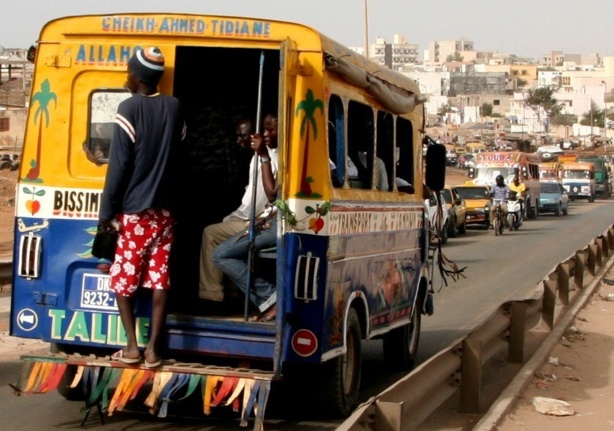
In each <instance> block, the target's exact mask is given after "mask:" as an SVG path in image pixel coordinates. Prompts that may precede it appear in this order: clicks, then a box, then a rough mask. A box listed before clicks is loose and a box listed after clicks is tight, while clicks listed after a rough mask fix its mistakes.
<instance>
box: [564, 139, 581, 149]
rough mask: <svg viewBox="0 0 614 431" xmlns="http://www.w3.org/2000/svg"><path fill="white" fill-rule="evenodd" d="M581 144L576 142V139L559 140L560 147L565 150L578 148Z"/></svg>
mask: <svg viewBox="0 0 614 431" xmlns="http://www.w3.org/2000/svg"><path fill="white" fill-rule="evenodd" d="M579 146H580V144H579V143H577V142H574V141H568V140H565V141H560V142H559V148H561V149H563V150H575V149H576V148H578V147H579Z"/></svg>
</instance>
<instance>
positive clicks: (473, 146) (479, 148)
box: [465, 142, 488, 154]
mask: <svg viewBox="0 0 614 431" xmlns="http://www.w3.org/2000/svg"><path fill="white" fill-rule="evenodd" d="M465 148H466V149H467V152H469V153H473V154H476V153H484V152H486V151H488V150H487V148H486V145H484V144H482V143H481V142H469V143H467V144H465Z"/></svg>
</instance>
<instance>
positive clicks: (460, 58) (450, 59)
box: [446, 51, 464, 61]
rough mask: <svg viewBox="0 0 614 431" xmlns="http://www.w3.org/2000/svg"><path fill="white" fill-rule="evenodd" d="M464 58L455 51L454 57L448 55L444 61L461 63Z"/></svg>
mask: <svg viewBox="0 0 614 431" xmlns="http://www.w3.org/2000/svg"><path fill="white" fill-rule="evenodd" d="M463 59H464V57H463V56H462V55H460V52H458V51H456V52H455V53H454V55H448V56H447V57H446V61H463Z"/></svg>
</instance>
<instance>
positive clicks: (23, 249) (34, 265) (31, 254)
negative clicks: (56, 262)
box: [17, 235, 43, 278]
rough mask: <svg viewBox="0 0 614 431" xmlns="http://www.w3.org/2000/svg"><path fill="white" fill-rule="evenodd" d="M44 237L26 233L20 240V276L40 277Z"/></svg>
mask: <svg viewBox="0 0 614 431" xmlns="http://www.w3.org/2000/svg"><path fill="white" fill-rule="evenodd" d="M42 245H43V239H42V238H41V237H40V236H36V235H24V236H22V237H21V241H20V242H19V268H18V272H17V274H19V276H20V277H26V278H39V277H40V266H41V250H42Z"/></svg>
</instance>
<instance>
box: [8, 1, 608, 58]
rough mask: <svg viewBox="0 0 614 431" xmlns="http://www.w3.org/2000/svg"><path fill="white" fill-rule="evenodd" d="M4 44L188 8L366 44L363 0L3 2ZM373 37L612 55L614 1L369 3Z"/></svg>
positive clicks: (521, 51)
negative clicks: (70, 24)
mask: <svg viewBox="0 0 614 431" xmlns="http://www.w3.org/2000/svg"><path fill="white" fill-rule="evenodd" d="M0 5H1V7H0V45H2V46H4V47H6V48H27V47H28V46H30V45H31V44H32V43H34V42H35V41H36V39H37V38H38V35H39V32H40V29H41V28H42V26H43V25H44V24H45V23H46V22H47V21H49V20H52V19H55V18H59V17H61V16H66V15H82V14H101V13H102V14H106V13H113V12H150V11H151V12H171V11H173V12H185V13H199V14H216V15H234V16H248V17H260V18H270V19H280V20H285V21H295V22H300V23H303V24H307V25H310V26H312V27H315V28H316V29H317V30H319V31H321V32H322V33H324V34H326V35H328V36H329V37H331V38H333V39H335V40H337V41H339V42H341V43H343V44H345V45H349V46H363V45H364V0H306V1H298V0H0ZM368 5H369V6H368V11H369V12H368V16H369V42H370V43H371V42H373V41H374V39H375V38H376V37H378V36H380V37H384V38H385V39H387V40H389V41H391V39H392V35H393V34H401V35H403V36H405V38H406V40H407V41H408V42H410V43H417V44H419V49H420V51H419V52H420V58H422V53H423V51H424V50H425V49H426V48H427V47H428V42H429V41H432V40H452V39H458V38H460V37H467V38H468V39H469V40H472V41H473V42H474V47H475V49H476V50H484V51H499V52H507V53H512V54H516V55H519V56H527V57H537V56H538V55H540V54H544V53H548V52H550V51H552V50H557V51H564V52H565V53H570V54H588V53H592V52H598V53H599V54H601V55H604V54H605V55H608V54H609V55H614V42H613V40H614V38H613V37H612V27H613V26H612V18H614V2H613V1H612V0H589V1H579V0H515V1H513V0H512V1H509V0H507V1H503V0H368Z"/></svg>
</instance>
